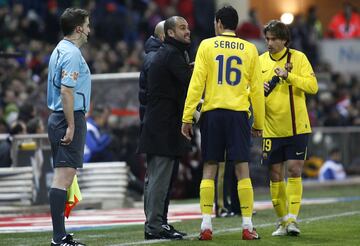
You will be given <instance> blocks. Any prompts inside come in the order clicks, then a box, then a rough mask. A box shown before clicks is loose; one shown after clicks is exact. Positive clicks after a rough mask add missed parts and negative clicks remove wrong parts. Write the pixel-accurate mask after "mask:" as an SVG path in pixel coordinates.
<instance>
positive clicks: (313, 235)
mask: <svg viewBox="0 0 360 246" xmlns="http://www.w3.org/2000/svg"><path fill="white" fill-rule="evenodd" d="M255 194H259V195H258V196H256V199H257V200H259V199H258V197H260V198H264V199H268V198H269V197H268V194H266V190H263V191H259V192H256V191H255ZM354 196H360V188H359V187H356V186H349V187H333V188H322V189H312V190H305V191H304V198H314V197H354ZM300 219H301V220H302V222H300V229H301V232H302V233H301V236H300V237H288V236H286V237H276V238H274V237H272V236H271V232H272V231H273V230H274V221H275V220H276V217H275V215H274V212H273V210H272V209H269V210H263V211H258V212H257V214H256V215H255V216H254V223H255V226H256V225H257V226H258V228H257V231H258V232H259V234H260V236H261V240H257V241H250V242H249V241H242V240H241V229H240V227H241V218H240V217H232V218H218V219H214V220H213V228H214V239H213V241H210V242H209V241H207V242H201V241H198V240H197V235H198V233H199V227H200V220H188V221H183V222H180V223H174V224H173V225H174V226H175V227H176V228H177V229H179V230H181V231H186V232H187V233H188V235H189V236H188V237H186V239H185V240H181V241H165V242H153V244H152V245H229V246H232V245H250V244H253V245H291V246H293V245H294V246H296V245H360V233H359V232H360V222H359V221H360V201H359V200H357V201H351V202H340V203H333V204H321V205H306V206H302V208H301V212H300ZM75 234H76V238H79V239H81V241H82V242H84V243H86V244H87V245H90V246H92V245H94V246H95V245H96V246H97V245H99V246H103V245H104V246H105V245H111V246H120V245H144V244H148V243H149V241H147V242H145V241H144V239H143V238H144V232H143V226H141V225H137V226H117V227H112V228H104V229H97V230H83V231H77V232H75ZM50 239H51V233H50V232H41V233H11V234H0V242H1V243H0V245H17V246H23V245H24V246H25V245H27V246H28V245H34V246H35V245H36V246H42V245H49V244H50Z"/></svg>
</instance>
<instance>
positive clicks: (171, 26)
mask: <svg viewBox="0 0 360 246" xmlns="http://www.w3.org/2000/svg"><path fill="white" fill-rule="evenodd" d="M178 18H182V17H180V16H171V17H169V18H167V19H166V20H165V23H164V32H165V37H169V34H168V30H173V31H174V32H175V28H176V22H177V20H178Z"/></svg>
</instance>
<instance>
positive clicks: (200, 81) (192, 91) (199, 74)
mask: <svg viewBox="0 0 360 246" xmlns="http://www.w3.org/2000/svg"><path fill="white" fill-rule="evenodd" d="M206 77H207V65H206V60H205V57H204V45H203V43H201V44H200V46H199V49H198V52H197V54H196V57H195V66H194V71H193V74H192V76H191V80H190V85H189V88H188V92H187V96H186V101H185V106H184V113H183V118H182V122H183V123H192V122H193V115H194V112H195V110H196V106H197V105H198V104H199V102H200V99H201V96H202V94H203V92H204V88H205V81H206Z"/></svg>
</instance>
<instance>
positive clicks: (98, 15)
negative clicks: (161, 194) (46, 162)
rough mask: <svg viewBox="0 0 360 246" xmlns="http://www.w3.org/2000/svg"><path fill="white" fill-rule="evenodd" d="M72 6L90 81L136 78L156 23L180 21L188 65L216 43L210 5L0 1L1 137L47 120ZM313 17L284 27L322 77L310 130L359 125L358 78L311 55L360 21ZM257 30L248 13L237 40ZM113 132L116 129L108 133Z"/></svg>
mask: <svg viewBox="0 0 360 246" xmlns="http://www.w3.org/2000/svg"><path fill="white" fill-rule="evenodd" d="M70 6H78V7H82V8H85V9H87V10H89V11H90V13H91V18H90V23H91V33H90V38H89V43H88V44H87V45H86V47H85V48H83V49H82V52H83V55H84V57H85V59H86V61H87V63H88V64H89V67H90V70H91V72H92V74H98V73H121V72H134V71H140V70H141V66H142V59H143V55H144V54H143V43H144V42H145V41H146V39H147V38H148V37H149V36H150V35H151V34H152V32H153V30H154V27H155V25H156V24H157V23H158V22H159V21H161V20H163V19H166V18H167V17H169V16H172V15H181V16H183V17H184V18H185V19H186V20H187V22H188V23H189V27H190V30H191V37H192V49H191V53H190V56H191V58H192V59H193V58H194V57H195V53H196V49H197V46H198V44H199V43H200V41H201V40H203V39H204V38H208V37H211V36H213V35H214V30H213V14H214V13H215V1H214V0H153V1H150V0H131V1H129V0H96V1H95V0H61V1H60V0H47V1H40V0H39V1H27V0H0V95H1V96H0V134H1V133H14V132H18V131H15V130H16V129H17V128H16V126H17V124H18V123H19V122H29V121H30V120H31V119H35V118H36V119H37V120H38V119H39V118H40V119H43V120H45V119H46V118H47V115H48V113H49V112H48V111H47V109H46V101H45V100H46V83H47V65H48V61H49V56H50V54H51V51H52V50H53V48H54V47H55V46H56V44H57V42H58V41H59V40H60V39H61V33H60V27H59V17H60V14H61V13H62V12H63V10H64V9H65V8H67V7H70ZM316 10H317V9H316V7H315V6H313V7H311V8H309V10H308V12H307V13H304V14H303V15H298V16H296V17H295V21H294V22H293V23H292V24H291V26H290V28H291V32H292V35H291V36H292V47H294V48H296V49H298V50H302V51H304V53H305V54H306V55H307V57H308V58H309V59H310V62H311V63H312V65H313V66H314V69H315V71H316V72H317V74H320V77H319V78H318V80H319V85H320V92H319V93H318V95H316V96H314V97H310V98H308V109H309V114H310V118H311V119H310V120H311V123H312V125H313V126H350V125H360V81H359V78H358V77H356V76H348V75H345V74H340V73H334V72H332V71H331V68H329V67H328V66H326V64H322V62H321V61H320V60H319V54H318V51H317V45H318V41H319V40H321V39H322V38H324V37H327V38H336V39H344V38H359V37H360V15H359V13H358V12H357V10H356V9H355V8H354V7H352V6H349V5H346V6H344V9H343V10H341V11H339V13H334V18H333V19H332V20H331V22H330V24H329V26H328V27H326V26H323V23H321V22H320V21H319V19H318V17H317V12H316ZM263 24H265V23H262V22H261V21H260V20H259V19H258V16H257V12H256V10H255V9H252V10H250V11H249V18H248V20H246V21H244V22H243V23H241V24H240V25H239V27H238V29H237V31H236V33H237V35H238V36H239V37H242V38H244V39H262V38H263V36H262V26H263ZM261 41H262V40H261ZM321 85H322V86H321ZM134 96H136V95H134ZM24 112H25V113H24ZM29 112H30V113H29ZM24 114H27V115H26V116H24ZM21 117H27V118H26V120H24V119H22V118H21ZM37 120H36V121H37ZM23 130H25V131H26V129H23ZM117 131H121V129H115V130H114V133H115V134H116V132H117ZM26 132H29V131H26ZM134 132H135V133H134V136H136V134H137V131H134ZM119 141H120V142H122V140H119ZM131 150H132V151H134V148H131ZM124 156H125V155H124Z"/></svg>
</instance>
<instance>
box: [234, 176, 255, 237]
mask: <svg viewBox="0 0 360 246" xmlns="http://www.w3.org/2000/svg"><path fill="white" fill-rule="evenodd" d="M237 190H238V196H239V201H240V209H241V215H242V218H243V228H248V229H250V230H252V222H251V217H252V213H253V206H254V191H253V187H252V184H251V180H250V178H245V179H241V180H239V181H238V184H237Z"/></svg>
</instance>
